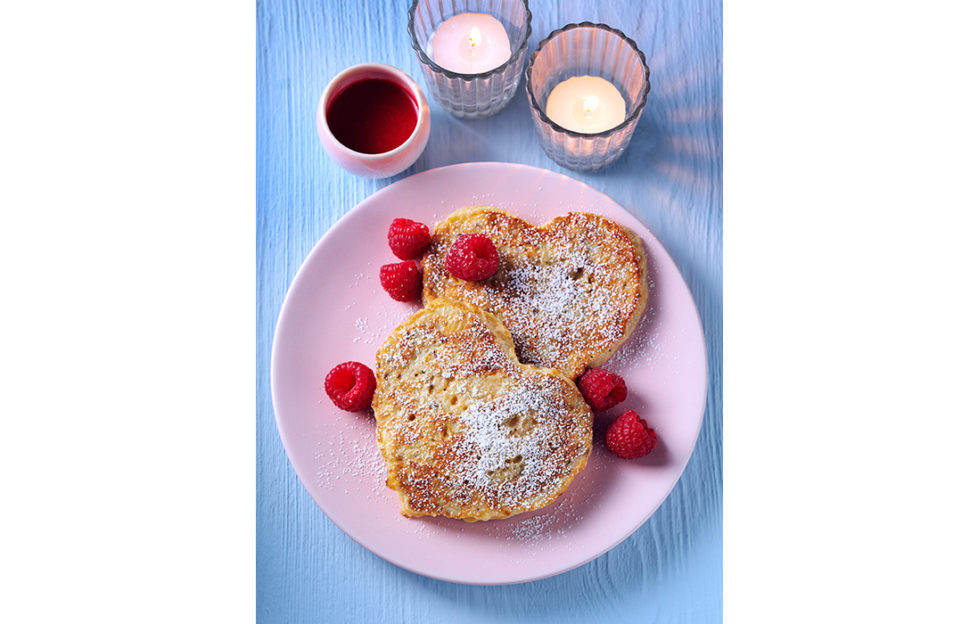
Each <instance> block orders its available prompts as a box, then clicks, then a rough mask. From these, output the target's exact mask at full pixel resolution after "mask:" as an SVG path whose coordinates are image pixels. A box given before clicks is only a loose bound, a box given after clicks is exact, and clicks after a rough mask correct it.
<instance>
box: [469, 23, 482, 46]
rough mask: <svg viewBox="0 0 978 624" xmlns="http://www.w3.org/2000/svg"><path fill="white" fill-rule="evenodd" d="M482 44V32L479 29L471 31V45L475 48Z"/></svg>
mask: <svg viewBox="0 0 978 624" xmlns="http://www.w3.org/2000/svg"><path fill="white" fill-rule="evenodd" d="M480 43H482V31H480V30H479V29H478V28H473V29H472V30H470V31H469V45H470V46H472V47H473V48H474V47H475V46H477V45H479V44H480Z"/></svg>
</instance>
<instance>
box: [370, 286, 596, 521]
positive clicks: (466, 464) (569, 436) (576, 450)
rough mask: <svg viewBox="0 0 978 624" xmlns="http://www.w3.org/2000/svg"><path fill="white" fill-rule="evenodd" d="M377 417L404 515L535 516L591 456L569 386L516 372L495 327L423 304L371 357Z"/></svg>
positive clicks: (557, 378)
mask: <svg viewBox="0 0 978 624" xmlns="http://www.w3.org/2000/svg"><path fill="white" fill-rule="evenodd" d="M373 409H374V415H375V417H376V419H377V443H378V445H379V447H380V451H381V454H382V455H383V457H384V460H385V461H386V463H387V470H388V477H387V485H388V487H390V488H391V489H393V490H395V491H397V492H398V494H399V496H400V498H401V503H402V510H401V513H402V514H404V515H405V516H447V517H449V518H459V519H463V520H469V521H473V520H490V519H494V518H506V517H508V516H511V515H513V514H518V513H523V512H527V511H532V510H535V509H540V508H541V507H544V506H546V505H549V504H550V503H552V502H553V501H554V500H555V499H556V498H557V497H558V496H560V494H562V493H563V492H564V490H566V489H567V487H568V486H569V485H570V483H571V481H572V480H573V479H574V476H575V475H577V473H578V472H580V471H581V470H582V469H583V468H584V466H585V465H586V463H587V459H588V456H589V454H590V452H591V438H592V433H591V424H592V415H591V411H590V409H589V408H588V405H587V403H585V401H584V399H583V398H582V397H581V394H580V392H578V389H577V387H576V386H575V384H574V382H573V381H572V380H570V379H569V378H567V377H566V376H565V375H563V374H562V373H560V372H558V371H556V370H552V369H545V368H538V367H536V366H533V365H529V364H521V363H520V362H519V361H518V360H517V358H516V352H515V350H514V345H513V340H512V338H511V336H510V334H509V332H508V331H507V330H506V328H505V327H504V326H503V325H502V323H500V322H499V320H498V319H497V318H496V317H494V316H493V315H491V314H489V313H487V312H485V311H484V310H480V309H479V308H477V307H475V306H472V305H469V304H467V303H463V302H458V301H454V300H451V299H434V300H431V301H429V302H428V305H427V306H426V307H425V308H424V309H422V310H420V311H419V312H417V313H416V314H414V315H413V316H411V317H410V318H408V319H407V320H406V321H405V322H404V323H402V324H401V325H400V326H399V327H398V328H397V329H395V330H394V332H393V334H391V336H390V337H389V338H388V339H387V341H386V342H385V343H384V345H383V346H382V347H381V349H380V351H378V352H377V390H376V392H375V393H374V398H373Z"/></svg>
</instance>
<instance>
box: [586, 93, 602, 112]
mask: <svg viewBox="0 0 978 624" xmlns="http://www.w3.org/2000/svg"><path fill="white" fill-rule="evenodd" d="M599 102H600V100H598V97H597V96H596V95H589V96H587V97H586V98H584V112H585V113H593V112H594V111H595V109H597V108H598V103H599Z"/></svg>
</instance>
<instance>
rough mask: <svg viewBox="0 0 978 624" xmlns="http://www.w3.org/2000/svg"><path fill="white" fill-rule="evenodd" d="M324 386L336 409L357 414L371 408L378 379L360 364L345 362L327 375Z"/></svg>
mask: <svg viewBox="0 0 978 624" xmlns="http://www.w3.org/2000/svg"><path fill="white" fill-rule="evenodd" d="M323 385H324V386H325V388H326V394H328V395H329V398H330V399H332V400H333V403H335V404H336V407H338V408H340V409H342V410H346V411H348V412H356V411H357V410H362V409H363V408H365V407H369V406H370V401H371V400H372V399H373V398H374V390H376V389H377V378H376V377H374V372H373V371H372V370H370V369H369V368H368V367H367V366H366V365H364V364H361V363H360V362H343V363H342V364H340V365H339V366H336V367H335V368H333V370H331V371H329V373H327V374H326V381H325V382H324V384H323Z"/></svg>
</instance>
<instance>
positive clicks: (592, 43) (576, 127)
mask: <svg viewBox="0 0 978 624" xmlns="http://www.w3.org/2000/svg"><path fill="white" fill-rule="evenodd" d="M649 87H650V85H649V66H648V65H647V64H646V63H645V55H644V54H642V51H641V50H639V49H638V46H637V45H636V44H635V42H634V41H632V40H631V39H629V38H628V37H627V36H626V35H625V33H623V32H621V31H620V30H618V29H616V28H612V27H611V26H608V25H607V24H593V23H591V22H581V23H580V24H568V25H566V26H564V27H563V28H559V29H557V30H555V31H553V32H552V33H550V34H549V35H548V36H547V37H546V38H545V39H544V40H543V41H541V42H540V45H538V46H537V49H536V51H534V52H533V55H532V56H531V57H530V66H529V68H527V70H526V96H527V98H528V99H529V101H530V112H531V113H532V116H533V125H534V126H535V127H536V131H537V136H539V137H540V147H542V148H543V151H544V152H546V154H547V156H549V157H550V158H552V159H553V161H554V162H556V163H557V164H558V165H560V166H562V167H567V168H568V169H574V170H575V171H597V170H598V169H602V168H604V167H607V166H608V165H610V164H611V163H613V162H615V160H617V159H618V158H620V157H621V155H622V154H623V153H624V152H625V148H626V147H628V142H629V141H630V140H631V139H632V135H633V134H634V133H635V127H636V126H637V125H638V120H639V117H640V116H641V115H642V109H643V108H645V103H646V101H647V100H648V95H649Z"/></svg>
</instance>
